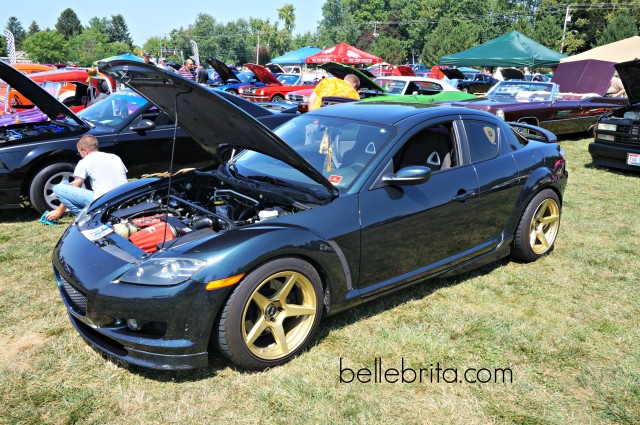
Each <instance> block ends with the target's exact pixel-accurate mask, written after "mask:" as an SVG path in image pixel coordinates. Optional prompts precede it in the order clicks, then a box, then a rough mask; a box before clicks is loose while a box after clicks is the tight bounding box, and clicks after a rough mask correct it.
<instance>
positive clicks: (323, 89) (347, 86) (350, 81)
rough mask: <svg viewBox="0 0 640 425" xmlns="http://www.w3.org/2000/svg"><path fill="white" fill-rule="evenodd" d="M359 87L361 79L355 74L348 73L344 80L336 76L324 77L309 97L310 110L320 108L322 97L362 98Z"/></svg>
mask: <svg viewBox="0 0 640 425" xmlns="http://www.w3.org/2000/svg"><path fill="white" fill-rule="evenodd" d="M358 87H360V79H359V78H358V77H357V76H356V75H354V74H349V75H347V76H346V77H344V80H341V79H340V78H334V77H331V78H324V79H322V81H320V82H319V83H318V85H317V86H316V88H315V89H314V90H313V93H311V96H310V97H309V110H310V111H313V110H314V109H318V108H319V107H320V106H321V105H322V98H323V97H327V96H336V97H348V98H350V99H360V95H359V94H358V91H357V90H358Z"/></svg>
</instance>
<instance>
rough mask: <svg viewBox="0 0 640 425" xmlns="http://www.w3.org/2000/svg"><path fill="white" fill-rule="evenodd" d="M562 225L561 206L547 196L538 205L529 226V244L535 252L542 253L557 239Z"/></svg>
mask: <svg viewBox="0 0 640 425" xmlns="http://www.w3.org/2000/svg"><path fill="white" fill-rule="evenodd" d="M559 227H560V207H559V206H558V203H557V202H556V201H555V200H554V199H550V198H547V199H545V200H544V202H542V203H541V204H540V205H538V208H537V209H536V212H535V213H534V214H533V217H532V218H531V225H530V226H529V244H530V246H531V249H532V250H533V252H535V253H536V254H538V255H542V254H544V253H545V252H547V251H548V250H549V248H550V247H551V246H552V245H553V242H554V241H555V240H556V235H557V234H558V228H559Z"/></svg>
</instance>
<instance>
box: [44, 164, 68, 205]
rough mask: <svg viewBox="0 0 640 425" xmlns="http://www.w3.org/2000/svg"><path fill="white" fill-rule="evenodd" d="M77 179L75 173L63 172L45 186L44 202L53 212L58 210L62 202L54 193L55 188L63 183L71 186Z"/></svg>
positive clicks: (49, 180)
mask: <svg viewBox="0 0 640 425" xmlns="http://www.w3.org/2000/svg"><path fill="white" fill-rule="evenodd" d="M74 180H75V178H74V177H73V172H67V171H64V172H61V173H58V174H54V175H53V176H51V177H50V178H49V179H47V181H46V182H45V184H44V192H43V195H44V200H45V202H46V203H47V205H48V206H49V208H51V209H52V210H54V209H56V208H57V207H58V205H60V202H59V201H58V197H57V196H56V195H55V194H54V193H53V186H55V185H57V184H61V183H65V184H71V183H72V182H73V181H74Z"/></svg>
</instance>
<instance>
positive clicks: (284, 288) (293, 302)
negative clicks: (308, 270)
mask: <svg viewBox="0 0 640 425" xmlns="http://www.w3.org/2000/svg"><path fill="white" fill-rule="evenodd" d="M317 305H318V302H317V299H316V294H315V291H314V289H313V284H312V283H311V281H310V280H309V279H308V278H307V277H306V276H304V275H302V274H300V273H297V272H294V271H283V272H279V273H276V274H274V275H272V276H270V277H268V278H267V279H265V280H263V281H262V283H260V285H258V287H257V288H256V289H255V291H253V293H252V294H251V297H249V301H248V302H247V304H246V305H245V307H244V311H243V312H242V336H243V338H244V342H245V344H246V345H247V348H248V349H249V351H251V353H252V354H253V355H255V356H256V357H259V358H260V359H263V360H277V359H281V358H283V357H285V356H287V355H288V354H289V353H291V352H293V351H294V350H296V349H297V348H298V347H300V345H302V344H303V343H304V342H305V340H306V338H307V336H308V335H309V332H310V331H311V329H312V327H313V323H314V320H315V317H316V314H317Z"/></svg>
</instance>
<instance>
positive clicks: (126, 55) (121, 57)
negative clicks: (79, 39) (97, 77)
mask: <svg viewBox="0 0 640 425" xmlns="http://www.w3.org/2000/svg"><path fill="white" fill-rule="evenodd" d="M115 60H129V61H138V62H142V61H143V59H142V58H141V57H140V56H137V55H134V54H133V53H123V54H121V55H117V56H110V57H108V58H104V59H100V60H97V61H95V62H94V63H93V64H94V65H97V64H99V63H100V62H110V61H115Z"/></svg>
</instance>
